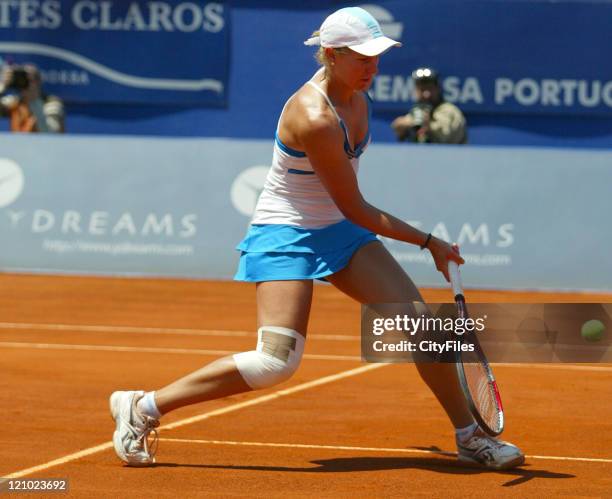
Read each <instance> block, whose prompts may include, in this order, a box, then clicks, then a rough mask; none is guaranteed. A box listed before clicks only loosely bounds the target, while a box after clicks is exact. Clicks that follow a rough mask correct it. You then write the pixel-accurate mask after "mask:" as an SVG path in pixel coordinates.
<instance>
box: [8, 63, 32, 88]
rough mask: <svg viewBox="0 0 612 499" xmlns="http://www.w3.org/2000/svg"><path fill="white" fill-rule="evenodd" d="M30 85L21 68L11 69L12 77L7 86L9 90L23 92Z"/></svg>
mask: <svg viewBox="0 0 612 499" xmlns="http://www.w3.org/2000/svg"><path fill="white" fill-rule="evenodd" d="M29 84H30V81H29V78H28V73H27V72H26V70H25V69H23V68H14V69H13V77H12V79H11V81H10V82H9V84H8V87H9V88H14V89H15V90H25V89H26V88H28V85H29Z"/></svg>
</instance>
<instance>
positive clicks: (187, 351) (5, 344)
mask: <svg viewBox="0 0 612 499" xmlns="http://www.w3.org/2000/svg"><path fill="white" fill-rule="evenodd" d="M0 348H25V349H28V348H30V349H35V350H80V351H93V352H95V351H98V352H138V353H163V354H167V353H175V354H181V355H233V354H235V353H236V351H235V350H234V351H232V350H202V349H199V348H156V347H128V346H121V345H73V344H66V343H28V342H15V341H0ZM302 357H303V358H304V359H310V360H347V361H352V362H360V361H361V360H362V359H361V357H358V356H354V355H352V356H351V355H323V354H313V353H306V354H304V355H303V356H302Z"/></svg>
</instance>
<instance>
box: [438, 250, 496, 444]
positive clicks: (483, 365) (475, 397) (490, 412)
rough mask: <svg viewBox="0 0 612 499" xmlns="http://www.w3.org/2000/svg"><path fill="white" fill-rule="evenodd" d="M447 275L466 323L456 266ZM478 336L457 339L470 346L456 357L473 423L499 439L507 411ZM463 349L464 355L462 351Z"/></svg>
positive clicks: (470, 334)
mask: <svg viewBox="0 0 612 499" xmlns="http://www.w3.org/2000/svg"><path fill="white" fill-rule="evenodd" d="M448 273H449V276H450V281H451V286H452V288H453V294H454V296H455V303H456V304H457V313H458V317H459V318H462V319H467V318H468V311H467V306H466V304H465V297H464V295H463V286H462V284H461V275H460V274H459V266H458V265H457V263H455V262H452V261H449V262H448ZM476 334H477V333H476V332H475V331H472V332H469V333H464V334H463V335H462V336H461V337H460V338H457V339H459V340H460V341H461V343H462V345H466V346H467V349H466V347H465V346H464V347H463V349H461V350H458V351H457V352H456V353H455V356H456V367H457V375H458V377H459V384H460V385H461V390H462V391H463V394H464V395H465V398H466V400H467V403H468V407H469V409H470V412H471V413H472V415H473V416H474V419H475V420H476V422H477V423H478V424H479V425H480V427H481V428H482V429H483V430H484V431H486V432H487V433H488V434H489V435H491V436H496V435H499V434H500V433H501V432H502V431H504V409H503V407H502V402H501V397H500V395H499V390H498V388H497V383H496V382H495V377H494V376H493V371H492V370H491V366H489V361H488V360H487V357H486V356H485V354H484V352H483V351H482V348H481V346H480V343H479V342H478V338H477V337H476ZM464 349H465V351H462V350H464Z"/></svg>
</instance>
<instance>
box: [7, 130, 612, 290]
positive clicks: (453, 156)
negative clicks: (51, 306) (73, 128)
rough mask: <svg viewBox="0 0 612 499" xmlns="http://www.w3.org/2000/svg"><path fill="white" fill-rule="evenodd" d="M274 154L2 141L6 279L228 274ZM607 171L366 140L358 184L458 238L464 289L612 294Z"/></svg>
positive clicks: (420, 271) (244, 147)
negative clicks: (12, 274) (11, 275)
mask: <svg viewBox="0 0 612 499" xmlns="http://www.w3.org/2000/svg"><path fill="white" fill-rule="evenodd" d="M109 151H112V155H109ZM271 156H272V141H271V140H257V141H255V140H234V139H162V140H160V139H157V138H118V137H75V136H69V135H66V136H61V137H54V136H49V135H43V134H39V135H0V241H2V244H1V245H0V271H26V272H32V271H43V272H75V273H85V274H87V273H99V274H138V275H155V276H174V277H190V278H231V277H232V276H233V275H234V272H235V270H236V265H237V261H238V252H237V251H236V250H235V249H234V248H235V246H236V244H237V243H238V242H239V241H240V240H241V239H242V237H243V236H244V234H245V232H246V228H247V226H248V224H249V221H250V219H251V216H252V213H253V210H254V208H255V205H256V203H257V199H258V197H259V194H260V192H261V189H262V188H263V185H264V182H265V178H266V175H267V172H268V170H269V165H270V159H271ZM611 161H612V152H610V151H584V150H576V149H566V150H555V149H543V148H542V149H530V148H518V147H514V148H501V147H499V148H495V147H462V146H435V145H431V146H428V147H419V146H416V145H415V146H408V145H403V144H399V145H396V144H389V145H387V144H386V145H377V144H373V145H371V146H370V148H369V149H368V153H367V154H366V155H364V158H363V163H362V165H361V168H360V173H359V184H360V187H361V190H362V192H363V193H364V196H365V198H366V199H367V200H368V201H369V202H371V203H372V204H374V205H375V206H378V207H379V208H381V209H384V210H386V211H388V212H389V213H393V214H394V215H396V216H398V217H400V218H401V219H403V220H406V221H407V222H409V223H410V224H411V225H413V226H415V227H419V228H420V229H422V230H424V231H427V232H432V233H433V234H434V235H436V236H437V237H440V238H442V239H444V240H446V241H455V242H457V243H458V244H459V245H460V246H461V251H462V255H463V257H464V258H465V260H466V265H465V267H463V269H462V275H463V279H464V284H465V285H466V287H477V288H491V289H539V290H545V289H554V290H562V289H568V290H597V291H608V292H609V291H612V259H610V258H609V249H610V247H611V245H612V228H611V225H610V220H609V219H610V213H612V197H611V196H610V185H612V168H610V164H611ZM381 239H382V240H383V242H384V244H385V245H386V246H387V248H388V249H389V250H390V252H391V253H392V254H393V256H394V257H395V258H396V259H397V261H398V262H400V264H401V265H402V266H403V267H404V268H405V269H406V271H407V273H408V274H409V275H410V276H411V277H412V278H413V280H414V281H415V282H416V283H417V284H418V285H419V286H444V285H445V282H444V280H443V278H442V276H441V275H440V274H439V272H437V271H436V270H435V266H434V263H433V260H432V258H431V255H430V253H429V252H427V251H421V250H420V249H419V247H418V246H413V245H408V244H405V243H402V242H398V241H394V240H391V239H386V238H381Z"/></svg>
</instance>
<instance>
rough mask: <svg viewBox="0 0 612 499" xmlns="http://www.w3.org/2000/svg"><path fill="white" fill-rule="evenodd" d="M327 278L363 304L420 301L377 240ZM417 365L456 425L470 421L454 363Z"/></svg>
mask: <svg viewBox="0 0 612 499" xmlns="http://www.w3.org/2000/svg"><path fill="white" fill-rule="evenodd" d="M327 279H328V280H329V281H330V282H331V283H332V284H333V285H334V286H336V287H337V288H338V289H339V290H340V291H342V292H344V293H345V294H347V295H349V296H350V297H352V298H354V299H355V300H357V301H358V302H359V303H362V304H365V303H413V302H420V303H422V302H423V298H422V296H421V294H420V293H419V290H418V289H417V288H416V286H415V285H414V283H413V282H412V280H411V279H410V277H408V275H406V273H405V272H404V270H403V269H402V267H401V266H400V265H399V264H398V263H397V261H396V260H395V259H394V258H393V257H392V256H391V254H390V253H389V252H388V251H387V250H386V249H385V247H384V246H383V245H382V243H380V242H372V243H370V244H367V245H365V246H363V247H362V248H360V249H359V250H358V251H357V252H356V253H355V255H353V258H352V259H351V261H350V263H349V265H348V266H347V267H345V268H344V269H342V270H341V271H340V272H337V273H336V274H334V275H332V276H330V277H328V278H327ZM413 313H416V312H415V311H414V309H413ZM419 315H420V314H419ZM417 369H418V371H419V373H420V375H421V377H422V378H423V380H424V381H425V383H427V385H428V386H429V388H430V389H431V391H432V392H433V393H434V395H435V396H436V398H437V399H438V401H439V402H440V404H441V405H442V407H443V408H444V410H445V411H446V413H447V414H448V417H449V418H450V420H451V422H452V423H453V425H454V426H455V428H463V427H465V426H468V425H470V424H472V423H473V421H474V419H473V418H472V415H471V414H470V412H469V410H468V407H467V404H466V401H465V397H464V396H463V393H462V392H461V388H460V386H459V381H458V379H457V373H456V371H455V366H454V365H453V364H445V363H417Z"/></svg>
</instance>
